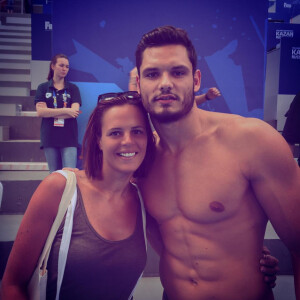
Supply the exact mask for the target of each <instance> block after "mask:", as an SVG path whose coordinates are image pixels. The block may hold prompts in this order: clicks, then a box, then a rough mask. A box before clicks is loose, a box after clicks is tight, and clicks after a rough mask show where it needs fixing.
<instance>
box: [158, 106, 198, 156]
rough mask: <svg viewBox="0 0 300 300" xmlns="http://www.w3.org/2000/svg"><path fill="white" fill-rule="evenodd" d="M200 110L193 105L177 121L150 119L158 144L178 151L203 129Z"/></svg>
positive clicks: (172, 150)
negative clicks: (157, 136)
mask: <svg viewBox="0 0 300 300" xmlns="http://www.w3.org/2000/svg"><path fill="white" fill-rule="evenodd" d="M201 112H202V111H201V110H200V109H198V108H197V106H193V108H192V109H191V111H190V112H189V113H188V114H187V115H186V116H184V117H183V118H181V119H180V120H178V121H175V122H171V123H162V122H159V121H157V120H155V119H154V120H152V122H153V126H154V128H155V130H156V131H157V134H158V135H159V146H160V147H161V148H162V149H163V150H166V151H171V152H178V151H181V150H182V149H183V148H184V147H186V145H188V144H189V143H190V141H191V140H193V139H194V138H195V137H196V136H199V135H200V134H201V133H202V131H203V126H202V120H201Z"/></svg>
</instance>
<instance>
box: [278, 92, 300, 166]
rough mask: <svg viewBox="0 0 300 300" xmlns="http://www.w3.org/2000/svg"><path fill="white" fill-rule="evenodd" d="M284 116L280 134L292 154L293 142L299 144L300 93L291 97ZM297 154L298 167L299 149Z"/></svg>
mask: <svg viewBox="0 0 300 300" xmlns="http://www.w3.org/2000/svg"><path fill="white" fill-rule="evenodd" d="M285 116H286V121H285V124H284V128H283V131H282V136H283V137H284V138H285V140H286V141H287V142H288V144H289V146H290V148H291V151H292V153H293V154H294V152H295V144H300V93H298V94H297V95H296V96H295V98H294V99H293V101H292V103H291V105H290V108H289V110H288V111H287V113H286V114H285ZM298 155H299V156H298V165H299V167H300V151H299V154H298Z"/></svg>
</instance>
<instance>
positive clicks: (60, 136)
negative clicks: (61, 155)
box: [34, 79, 81, 148]
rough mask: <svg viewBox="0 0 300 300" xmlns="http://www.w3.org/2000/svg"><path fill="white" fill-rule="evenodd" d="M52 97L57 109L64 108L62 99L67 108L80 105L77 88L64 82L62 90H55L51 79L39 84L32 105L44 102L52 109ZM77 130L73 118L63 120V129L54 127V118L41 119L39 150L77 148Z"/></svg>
mask: <svg viewBox="0 0 300 300" xmlns="http://www.w3.org/2000/svg"><path fill="white" fill-rule="evenodd" d="M53 95H55V96H56V100H57V108H62V107H64V99H65V100H66V104H67V107H71V105H72V103H79V105H81V97H80V92H79V89H78V87H77V86H76V85H75V84H73V83H71V82H68V81H66V82H65V88H64V89H63V90H57V89H56V88H55V87H54V86H53V81H52V79H51V80H49V81H47V82H44V83H42V84H40V85H39V86H38V89H37V91H36V96H35V99H34V103H35V104H36V103H37V102H45V103H46V104H47V107H48V108H54V99H53ZM77 145H78V128H77V120H76V119H74V118H70V119H64V126H63V127H55V126H54V118H43V119H42V124H41V148H43V147H77Z"/></svg>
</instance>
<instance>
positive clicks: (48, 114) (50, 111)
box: [35, 102, 80, 119]
mask: <svg viewBox="0 0 300 300" xmlns="http://www.w3.org/2000/svg"><path fill="white" fill-rule="evenodd" d="M35 107H36V111H37V115H38V116H39V117H42V118H60V119H69V118H77V117H78V116H79V113H80V111H79V103H77V102H76V103H72V105H71V108H68V107H63V108H49V107H47V104H46V102H38V103H37V104H36V105H35Z"/></svg>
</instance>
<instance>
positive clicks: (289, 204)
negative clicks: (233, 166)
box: [247, 121, 300, 300]
mask: <svg viewBox="0 0 300 300" xmlns="http://www.w3.org/2000/svg"><path fill="white" fill-rule="evenodd" d="M258 125H259V126H257V127H256V126H254V127H253V128H252V129H250V132H249V135H248V140H249V144H248V149H249V150H247V151H249V152H248V154H250V156H252V154H254V155H253V156H252V157H249V161H251V162H250V168H249V174H248V175H249V178H250V181H251V186H252V188H253V191H254V193H255V195H256V198H257V200H258V202H259V203H260V205H261V206H262V208H263V210H264V212H265V213H266V215H267V216H268V218H269V219H270V221H271V223H272V225H273V227H274V229H275V231H276V232H277V234H278V236H279V237H280V238H281V240H282V241H283V242H284V243H285V245H286V246H287V247H288V249H289V250H290V252H291V255H292V261H293V269H294V281H295V290H296V297H297V299H298V300H299V299H300V238H299V237H300V218H299V207H300V168H299V167H298V166H297V164H296V162H295V160H294V159H293V157H292V155H291V152H290V149H289V146H288V144H287V143H286V142H285V140H284V139H283V138H282V136H281V135H280V134H279V133H278V132H277V131H276V130H274V129H273V128H271V127H270V126H269V125H267V124H265V123H264V122H262V121H261V122H260V124H258Z"/></svg>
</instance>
